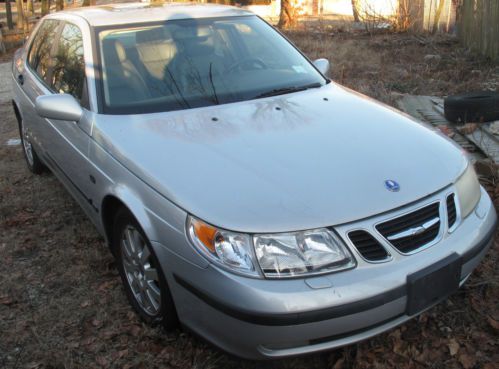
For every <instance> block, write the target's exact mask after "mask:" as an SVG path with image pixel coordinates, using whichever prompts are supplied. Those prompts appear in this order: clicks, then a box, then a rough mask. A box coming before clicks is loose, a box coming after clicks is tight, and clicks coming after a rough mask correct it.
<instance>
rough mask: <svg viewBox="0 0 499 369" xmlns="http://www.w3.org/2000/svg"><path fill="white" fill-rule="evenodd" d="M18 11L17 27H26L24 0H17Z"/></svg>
mask: <svg viewBox="0 0 499 369" xmlns="http://www.w3.org/2000/svg"><path fill="white" fill-rule="evenodd" d="M16 11H17V28H18V29H24V23H25V22H24V21H25V19H24V8H23V0H16Z"/></svg>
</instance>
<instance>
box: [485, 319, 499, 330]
mask: <svg viewBox="0 0 499 369" xmlns="http://www.w3.org/2000/svg"><path fill="white" fill-rule="evenodd" d="M487 320H488V322H489V324H490V326H491V327H492V328H494V329H495V330H499V321H497V320H495V319H494V318H492V317H491V316H489V317H487Z"/></svg>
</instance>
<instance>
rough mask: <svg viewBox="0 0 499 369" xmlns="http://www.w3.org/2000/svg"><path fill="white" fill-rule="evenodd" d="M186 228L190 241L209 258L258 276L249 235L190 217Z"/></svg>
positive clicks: (244, 272) (227, 266)
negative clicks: (216, 226) (219, 227)
mask: <svg viewBox="0 0 499 369" xmlns="http://www.w3.org/2000/svg"><path fill="white" fill-rule="evenodd" d="M187 228H188V232H189V237H190V239H191V241H192V243H193V244H194V245H195V246H197V248H198V249H199V250H200V251H201V252H202V253H203V254H204V255H206V256H207V257H208V258H209V259H210V260H212V261H213V262H215V263H217V264H218V265H221V266H223V267H226V268H230V269H231V270H233V271H236V272H239V273H242V274H247V275H253V276H258V272H257V270H256V268H255V264H254V263H253V260H254V256H253V250H252V245H251V238H250V236H249V235H247V234H244V233H237V232H230V231H225V230H222V229H218V228H215V227H213V226H211V225H209V224H206V223H205V222H203V221H201V220H199V219H195V218H192V217H189V219H188V221H187Z"/></svg>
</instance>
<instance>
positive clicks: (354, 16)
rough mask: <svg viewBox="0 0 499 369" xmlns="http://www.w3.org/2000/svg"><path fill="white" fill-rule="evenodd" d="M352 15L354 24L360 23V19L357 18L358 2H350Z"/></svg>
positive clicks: (356, 0)
mask: <svg viewBox="0 0 499 369" xmlns="http://www.w3.org/2000/svg"><path fill="white" fill-rule="evenodd" d="M352 13H353V19H354V21H356V22H360V17H359V0H352Z"/></svg>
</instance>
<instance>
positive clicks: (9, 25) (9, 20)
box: [5, 0, 14, 29]
mask: <svg viewBox="0 0 499 369" xmlns="http://www.w3.org/2000/svg"><path fill="white" fill-rule="evenodd" d="M10 1H11V0H6V1H5V12H6V13H7V28H9V29H13V28H14V22H13V21H12V6H11V4H10Z"/></svg>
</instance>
